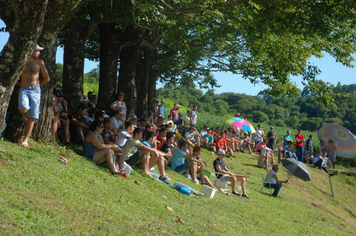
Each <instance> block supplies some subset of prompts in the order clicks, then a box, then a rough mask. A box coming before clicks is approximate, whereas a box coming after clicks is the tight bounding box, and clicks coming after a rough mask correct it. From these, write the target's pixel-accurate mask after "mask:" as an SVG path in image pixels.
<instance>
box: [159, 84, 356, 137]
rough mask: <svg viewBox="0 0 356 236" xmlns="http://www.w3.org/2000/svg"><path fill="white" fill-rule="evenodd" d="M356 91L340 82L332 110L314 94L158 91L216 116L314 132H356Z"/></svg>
mask: <svg viewBox="0 0 356 236" xmlns="http://www.w3.org/2000/svg"><path fill="white" fill-rule="evenodd" d="M355 88H356V86H355V84H351V85H341V84H340V83H339V84H338V85H337V86H335V87H333V92H335V94H337V95H338V96H337V97H336V99H335V107H334V108H332V109H329V108H328V107H327V106H326V105H325V104H323V103H321V102H319V101H318V100H317V99H316V98H315V97H316V96H315V95H313V94H312V93H309V95H308V96H302V94H304V95H305V92H304V93H300V94H297V95H295V96H294V97H289V98H288V97H286V96H282V97H273V96H271V95H266V91H261V92H260V94H259V95H258V96H250V95H246V94H238V93H221V94H215V93H214V91H213V90H208V91H206V92H205V93H204V94H203V92H202V91H200V93H196V94H201V95H200V96H192V92H191V91H192V90H194V91H196V90H197V89H191V88H186V87H184V86H180V87H179V89H178V87H174V86H166V87H165V88H164V89H163V88H161V89H158V90H157V95H158V97H160V98H167V99H168V98H170V99H172V100H174V101H175V102H178V103H179V104H181V105H183V106H185V107H188V108H191V107H192V106H193V105H198V112H199V111H203V112H205V113H208V114H212V115H219V116H231V117H232V116H234V115H235V114H236V113H240V116H241V117H244V118H247V119H249V120H251V121H253V122H255V123H266V124H274V125H276V126H282V127H283V126H284V127H292V128H294V129H297V128H302V129H305V130H310V131H314V130H316V129H317V128H318V127H319V126H320V124H321V123H322V122H326V123H338V124H341V125H344V126H345V127H346V128H348V129H350V130H351V131H352V132H353V133H356V93H355ZM303 91H305V89H304V90H303ZM167 109H168V110H169V109H170V108H167Z"/></svg>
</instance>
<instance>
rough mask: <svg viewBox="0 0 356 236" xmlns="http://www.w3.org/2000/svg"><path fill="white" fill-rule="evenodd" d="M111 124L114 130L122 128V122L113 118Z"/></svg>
mask: <svg viewBox="0 0 356 236" xmlns="http://www.w3.org/2000/svg"><path fill="white" fill-rule="evenodd" d="M111 120H112V124H113V125H114V128H116V129H119V128H120V127H122V120H117V119H116V117H115V116H113V117H111Z"/></svg>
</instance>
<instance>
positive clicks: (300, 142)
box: [295, 129, 305, 161]
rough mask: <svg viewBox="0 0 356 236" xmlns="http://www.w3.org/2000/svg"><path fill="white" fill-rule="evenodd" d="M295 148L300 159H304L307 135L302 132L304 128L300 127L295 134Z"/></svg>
mask: <svg viewBox="0 0 356 236" xmlns="http://www.w3.org/2000/svg"><path fill="white" fill-rule="evenodd" d="M295 141H296V142H295V149H296V151H297V157H298V161H303V148H304V141H305V137H304V135H303V134H302V129H298V133H297V134H296V135H295Z"/></svg>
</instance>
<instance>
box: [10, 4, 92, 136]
mask: <svg viewBox="0 0 356 236" xmlns="http://www.w3.org/2000/svg"><path fill="white" fill-rule="evenodd" d="M34 2H37V1H34ZM38 2H41V1H38ZM80 2H82V1H81V0H68V1H61V2H50V4H48V6H47V12H46V18H45V21H44V22H45V23H44V25H43V31H42V34H41V36H40V38H39V40H38V42H39V44H40V45H41V46H44V47H45V50H44V51H43V52H42V56H41V58H42V59H43V60H44V62H45V63H46V67H47V70H48V74H49V76H50V78H52V77H53V75H54V73H55V67H56V64H55V58H56V57H55V56H56V51H57V35H58V33H59V32H60V31H61V29H62V28H63V27H64V26H65V25H66V24H67V22H68V21H69V20H70V18H71V17H72V16H73V15H74V14H75V12H76V10H77V7H78V6H79V3H80ZM84 2H86V0H83V3H84ZM31 4H33V1H31ZM37 11H38V9H37ZM32 14H33V13H32ZM23 16H24V17H27V18H29V17H30V16H29V14H23ZM32 24H35V25H38V22H37V21H33V22H32ZM20 27H23V28H25V30H26V34H29V33H28V32H29V30H28V29H27V28H26V27H25V26H24V25H21V26H20ZM10 35H11V33H10ZM10 37H11V36H10ZM20 39H21V40H22V41H25V40H24V38H20ZM26 59H27V58H26ZM25 63H26V60H25V62H24V64H23V65H25ZM22 68H23V66H22V67H21V70H22ZM52 89H53V80H52V81H50V82H49V83H48V84H46V85H45V86H42V87H41V90H42V91H41V108H40V118H39V120H38V123H37V124H36V125H35V126H34V129H33V131H32V138H33V139H35V140H38V139H42V140H44V141H46V140H49V139H50V138H51V136H52V135H51V134H52V132H51V126H52V117H53V113H52ZM12 96H16V94H13V95H12ZM15 101H16V98H13V99H11V104H10V106H9V107H10V113H13V114H18V111H15V110H16V108H17V103H15ZM22 127H24V126H23V123H22V121H21V120H19V119H11V118H10V119H9V122H8V128H9V130H8V129H7V130H6V138H8V139H9V140H11V141H14V142H16V141H18V139H19V138H20V135H19V134H20V133H21V131H23V129H21V128H22ZM11 136H13V137H11Z"/></svg>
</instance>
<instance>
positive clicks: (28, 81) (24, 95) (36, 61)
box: [18, 44, 49, 147]
mask: <svg viewBox="0 0 356 236" xmlns="http://www.w3.org/2000/svg"><path fill="white" fill-rule="evenodd" d="M43 49H44V48H43V47H40V46H38V44H36V46H35V48H34V51H33V53H32V54H31V55H30V57H29V58H28V60H27V62H26V65H25V67H24V69H23V71H22V73H21V80H20V81H19V82H18V85H19V86H20V92H19V107H18V108H19V110H20V113H21V114H22V115H23V121H24V122H25V123H26V130H25V138H24V140H23V142H22V144H21V146H22V147H27V146H28V139H29V138H30V135H31V133H32V129H33V126H34V120H35V119H36V120H38V118H39V115H40V103H41V88H40V86H43V85H45V84H46V83H48V82H49V76H48V72H47V69H46V66H45V64H44V62H43V60H42V59H40V58H39V56H40V55H41V52H40V51H42V50H43ZM40 71H41V74H42V80H41V81H40Z"/></svg>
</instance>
